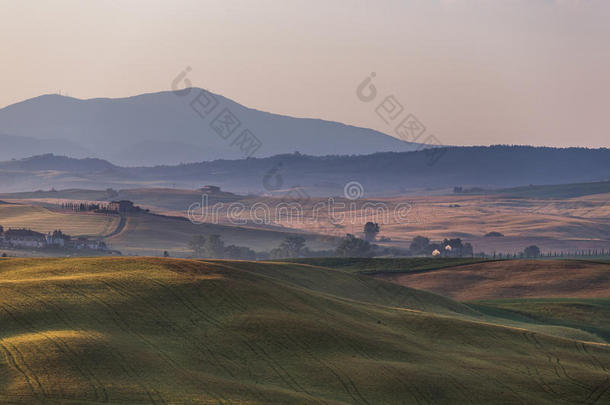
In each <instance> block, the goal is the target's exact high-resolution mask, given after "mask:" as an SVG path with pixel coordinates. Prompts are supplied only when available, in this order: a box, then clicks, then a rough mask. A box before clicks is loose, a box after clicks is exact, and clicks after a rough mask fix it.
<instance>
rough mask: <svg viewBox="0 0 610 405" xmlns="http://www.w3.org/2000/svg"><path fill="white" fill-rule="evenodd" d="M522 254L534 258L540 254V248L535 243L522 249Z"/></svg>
mask: <svg viewBox="0 0 610 405" xmlns="http://www.w3.org/2000/svg"><path fill="white" fill-rule="evenodd" d="M523 255H524V256H525V257H527V258H536V257H539V256H540V248H539V247H538V246H536V245H532V246H528V247H526V248H525V250H524V251H523Z"/></svg>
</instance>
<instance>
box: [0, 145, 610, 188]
mask: <svg viewBox="0 0 610 405" xmlns="http://www.w3.org/2000/svg"><path fill="white" fill-rule="evenodd" d="M608 180H610V149H585V148H563V149H560V148H546V147H531V146H502V145H498V146H490V147H483V146H478V147H447V148H436V149H429V150H423V151H417V152H400V153H398V152H384V153H374V154H370V155H359V156H339V155H335V156H309V155H303V154H300V153H292V154H282V155H276V156H272V157H267V158H247V159H238V160H214V161H208V162H199V163H190V164H181V165H172V166H154V167H121V166H117V165H114V164H112V163H109V162H107V161H105V160H101V159H92V158H87V159H73V158H68V157H64V156H55V155H51V154H47V155H41V156H35V157H30V158H26V159H20V160H14V161H7V162H0V191H1V192H16V191H30V190H37V189H45V190H47V189H50V188H56V189H60V188H61V189H65V188H86V189H105V188H109V187H112V188H115V189H127V188H141V187H179V188H187V189H196V188H199V187H201V186H203V185H206V184H212V185H217V186H221V187H222V188H223V189H225V190H228V191H232V192H237V193H242V194H247V193H253V194H268V195H286V194H293V195H294V194H299V193H301V192H304V193H307V194H308V195H311V196H316V195H317V196H329V195H343V192H344V187H345V185H346V184H347V183H349V182H357V183H359V184H360V185H361V187H362V189H363V192H364V193H365V196H375V195H385V196H390V195H400V194H405V193H418V192H422V191H425V192H426V193H430V192H447V191H450V192H452V191H453V188H454V187H463V189H464V192H466V191H468V190H469V188H473V187H483V188H485V189H497V188H502V187H516V186H523V185H525V186H529V185H545V184H566V183H586V182H601V181H608Z"/></svg>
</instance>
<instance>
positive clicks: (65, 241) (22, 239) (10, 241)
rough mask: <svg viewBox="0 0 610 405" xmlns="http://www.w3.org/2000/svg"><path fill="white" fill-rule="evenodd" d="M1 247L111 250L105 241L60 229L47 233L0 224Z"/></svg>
mask: <svg viewBox="0 0 610 405" xmlns="http://www.w3.org/2000/svg"><path fill="white" fill-rule="evenodd" d="M0 248H8V249H45V248H46V249H65V250H72V249H74V250H96V251H104V252H110V251H109V250H108V247H107V246H106V244H105V243H104V242H103V241H99V240H91V239H88V238H86V237H84V236H80V237H77V238H73V237H71V236H70V235H66V234H65V233H63V232H62V231H60V230H56V231H54V232H49V233H47V234H44V233H40V232H36V231H32V230H31V229H8V230H4V228H3V227H2V226H1V225H0Z"/></svg>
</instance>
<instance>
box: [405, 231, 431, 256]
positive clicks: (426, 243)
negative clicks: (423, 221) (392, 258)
mask: <svg viewBox="0 0 610 405" xmlns="http://www.w3.org/2000/svg"><path fill="white" fill-rule="evenodd" d="M409 250H410V251H411V254H412V255H413V256H417V255H427V254H428V253H429V252H430V239H428V238H426V237H424V236H416V237H415V238H413V240H412V241H411V245H410V246H409Z"/></svg>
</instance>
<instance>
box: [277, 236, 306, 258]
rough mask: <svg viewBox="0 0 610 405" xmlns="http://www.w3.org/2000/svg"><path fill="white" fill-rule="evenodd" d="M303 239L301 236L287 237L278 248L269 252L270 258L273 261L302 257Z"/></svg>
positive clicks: (303, 250) (303, 249)
mask: <svg viewBox="0 0 610 405" xmlns="http://www.w3.org/2000/svg"><path fill="white" fill-rule="evenodd" d="M305 249H306V248H305V238H303V237H302V236H289V237H287V238H286V239H284V241H283V242H282V243H281V244H280V246H278V247H277V248H275V249H273V250H272V251H271V253H270V254H271V257H272V258H274V259H286V258H292V257H299V256H302V255H303V253H304V252H305Z"/></svg>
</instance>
